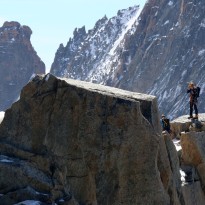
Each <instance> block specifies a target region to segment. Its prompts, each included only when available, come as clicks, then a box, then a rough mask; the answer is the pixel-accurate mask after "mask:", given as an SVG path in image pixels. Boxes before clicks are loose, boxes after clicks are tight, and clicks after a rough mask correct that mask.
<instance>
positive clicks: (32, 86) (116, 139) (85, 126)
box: [0, 74, 184, 205]
mask: <svg viewBox="0 0 205 205" xmlns="http://www.w3.org/2000/svg"><path fill="white" fill-rule="evenodd" d="M157 118H158V119H159V114H158V109H157V103H156V97H154V96H150V95H143V94H137V93H132V92H128V91H123V90H119V89H115V88H111V87H105V86H102V85H96V84H91V83H86V82H81V81H75V80H71V79H57V78H55V77H54V76H52V75H49V74H48V75H46V76H36V77H34V78H33V79H32V81H31V82H29V83H28V84H27V85H26V86H25V87H24V88H23V90H22V92H21V96H20V100H19V101H17V102H16V103H14V104H13V105H12V107H11V108H10V109H8V110H7V111H6V112H5V117H4V119H3V121H2V123H1V124H0V154H1V155H0V170H1V172H0V194H1V195H0V201H1V203H3V204H7V205H10V204H14V203H17V202H21V201H24V200H37V201H40V202H44V203H45V204H50V203H52V202H54V201H55V203H56V204H59V205H60V204H64V205H65V204H66V205H71V204H73V205H74V204H75V205H82V204H85V205H88V204H90V205H91V204H92V205H97V204H98V205H105V204H107V205H111V204H112V205H114V204H129V205H132V204H133V205H134V204H139V205H144V204H146V205H171V204H176V205H182V204H184V199H183V195H182V190H181V185H180V184H181V182H180V175H179V161H178V157H177V154H176V152H174V149H173V148H174V146H173V143H172V141H171V140H170V138H168V137H166V136H164V137H161V135H160V133H161V129H160V126H159V120H156V119H157ZM153 119H155V120H156V121H153ZM175 168H176V169H175Z"/></svg>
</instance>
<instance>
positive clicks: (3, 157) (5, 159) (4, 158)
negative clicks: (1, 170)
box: [0, 155, 14, 163]
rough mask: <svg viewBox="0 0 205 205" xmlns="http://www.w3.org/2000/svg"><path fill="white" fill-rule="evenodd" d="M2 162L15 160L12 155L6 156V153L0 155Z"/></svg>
mask: <svg viewBox="0 0 205 205" xmlns="http://www.w3.org/2000/svg"><path fill="white" fill-rule="evenodd" d="M0 162H3V163H13V162H14V160H13V159H12V158H10V157H7V156H4V155H0Z"/></svg>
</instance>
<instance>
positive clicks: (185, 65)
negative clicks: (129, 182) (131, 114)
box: [51, 0, 205, 118]
mask: <svg viewBox="0 0 205 205" xmlns="http://www.w3.org/2000/svg"><path fill="white" fill-rule="evenodd" d="M204 7H205V6H204V2H203V1H202V0H199V1H197V0H194V1H184V0H170V1H167V0H149V1H147V3H146V4H145V6H144V8H143V10H142V12H141V13H140V15H139V13H137V12H139V10H138V11H137V12H135V14H134V13H133V12H134V8H135V7H132V8H131V9H128V10H126V15H127V16H126V15H121V16H120V15H119V14H118V15H117V16H116V17H113V18H111V19H110V20H107V22H112V23H113V24H114V25H117V22H123V24H122V25H121V26H120V27H117V28H119V30H118V31H119V33H120V35H117V36H116V38H114V41H110V43H109V46H107V47H105V48H104V47H103V46H104V45H105V42H107V41H108V40H109V39H111V37H112V34H111V36H110V35H105V34H106V33H107V32H108V30H106V29H104V28H105V26H104V25H105V24H106V23H105V22H106V21H104V22H102V24H101V25H99V27H95V29H97V31H96V30H95V29H93V30H92V32H93V33H94V34H95V35H94V37H96V38H97V39H101V41H97V40H96V41H94V42H93V43H92V47H91V46H86V45H87V42H88V40H89V39H91V40H90V42H92V39H93V38H92V37H93V36H92V35H89V34H86V36H85V38H81V39H80V41H78V43H75V41H74V39H75V35H74V38H73V40H72V46H70V45H71V41H69V43H68V45H67V46H66V48H64V49H62V48H59V50H58V51H57V53H56V58H55V61H54V63H53V67H52V69H51V72H53V73H54V74H56V75H58V76H61V77H62V76H69V77H72V78H75V79H82V80H86V81H91V82H96V83H100V84H105V85H111V86H114V87H119V88H123V89H126V90H131V91H136V92H142V93H147V94H151V95H155V96H157V97H158V102H159V109H160V111H161V112H163V113H166V114H167V115H169V116H170V117H171V118H176V117H177V116H180V115H184V114H187V113H188V111H187V101H188V97H187V95H186V88H187V82H189V81H191V80H193V81H195V82H196V83H197V84H198V85H199V86H201V88H202V89H201V91H202V97H201V99H200V100H199V110H200V112H204V111H205V108H204V106H203V101H204V100H205V97H204V95H203V93H204V88H205V84H204V78H205V69H204V65H205V64H204V55H205V49H204V48H205V40H204V35H205V20H204V9H205V8H204ZM119 13H120V12H119ZM122 13H123V12H122ZM124 14H125V13H124ZM133 14H134V15H133ZM127 17H128V18H127ZM113 19H118V21H116V22H115V21H113ZM128 19H129V21H128ZM113 24H112V26H113V27H115V26H114V25H113ZM123 25H124V27H123ZM128 25H129V26H128ZM123 28H126V29H123ZM94 31H95V32H94ZM81 45H82V46H81ZM90 47H91V48H92V49H91V48H90ZM73 48H77V49H78V51H79V52H78V53H76V52H73ZM81 50H82V52H81ZM91 50H92V51H95V50H97V51H98V52H95V53H94V54H93V53H92V52H91ZM63 51H66V52H63ZM69 53H72V59H71V58H70V54H69ZM88 53H89V55H86V54H88ZM102 54H103V55H102ZM81 55H82V56H81ZM88 56H89V57H88ZM90 58H95V63H94V62H91V61H90ZM74 59H75V60H74ZM58 64H60V66H59V65H58Z"/></svg>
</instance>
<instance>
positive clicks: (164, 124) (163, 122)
mask: <svg viewBox="0 0 205 205" xmlns="http://www.w3.org/2000/svg"><path fill="white" fill-rule="evenodd" d="M160 122H161V125H162V131H167V132H168V133H171V129H170V123H169V119H168V118H166V117H165V115H164V114H162V117H161V120H160Z"/></svg>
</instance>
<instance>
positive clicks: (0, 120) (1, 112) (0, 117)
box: [0, 111, 5, 123]
mask: <svg viewBox="0 0 205 205" xmlns="http://www.w3.org/2000/svg"><path fill="white" fill-rule="evenodd" d="M4 115H5V112H4V111H0V123H1V122H2V121H3V119H4Z"/></svg>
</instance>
